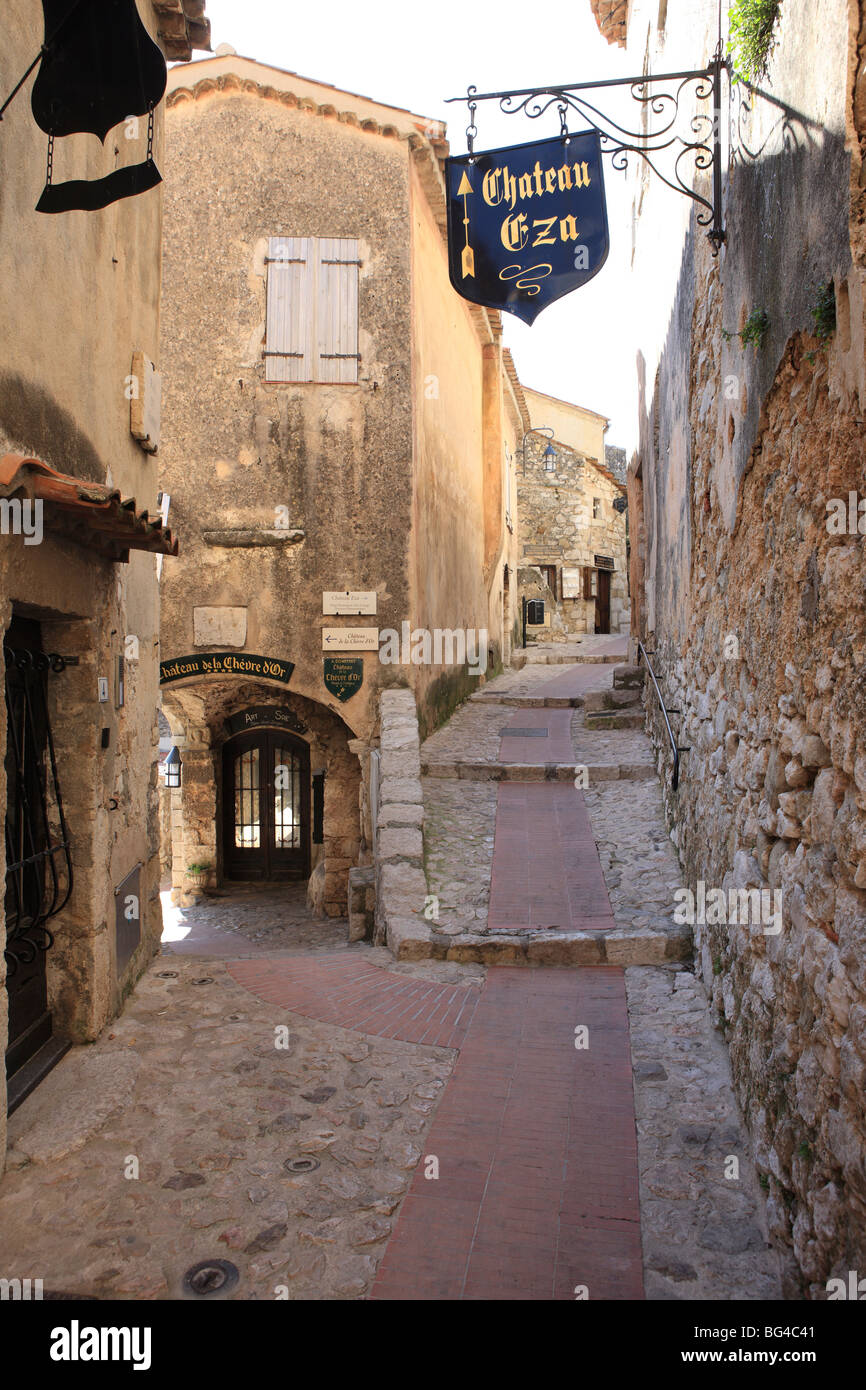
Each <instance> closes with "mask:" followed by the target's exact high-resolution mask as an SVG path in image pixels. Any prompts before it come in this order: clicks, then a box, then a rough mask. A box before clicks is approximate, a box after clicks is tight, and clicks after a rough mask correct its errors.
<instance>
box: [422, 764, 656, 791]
mask: <svg viewBox="0 0 866 1390" xmlns="http://www.w3.org/2000/svg"><path fill="white" fill-rule="evenodd" d="M583 771H585V772H586V775H587V779H588V782H589V785H590V786H592V784H593V782H616V781H631V782H650V781H652V779H653V778H654V777H655V775H656V770H655V764H654V763H491V762H483V761H481V760H480V759H477V760H472V759H470V758H461V759H458V760H455V761H454V762H444V761H443V762H424V761H422V763H421V776H422V777H446V778H453V779H459V780H463V781H467V782H573V781H574V779H575V777H576V776H577V774H578V772H583Z"/></svg>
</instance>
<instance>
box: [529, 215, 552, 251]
mask: <svg viewBox="0 0 866 1390" xmlns="http://www.w3.org/2000/svg"><path fill="white" fill-rule="evenodd" d="M555 221H556V218H555V217H536V218H534V219H533V223H532V225H533V227H540V228H541V231H540V232H538V233H537V234H536V237H535V240H534V241H533V243H532V244H533V246H555V245H556V237H552V236H551V235H550V229H551V227H552V226H553V224H554V222H555Z"/></svg>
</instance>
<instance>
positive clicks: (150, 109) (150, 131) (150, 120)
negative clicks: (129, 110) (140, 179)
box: [147, 106, 153, 164]
mask: <svg viewBox="0 0 866 1390" xmlns="http://www.w3.org/2000/svg"><path fill="white" fill-rule="evenodd" d="M147 162H148V164H151V163H152V162H153V107H152V106H148V108H147Z"/></svg>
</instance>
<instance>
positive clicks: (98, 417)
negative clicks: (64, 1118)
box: [0, 0, 164, 1162]
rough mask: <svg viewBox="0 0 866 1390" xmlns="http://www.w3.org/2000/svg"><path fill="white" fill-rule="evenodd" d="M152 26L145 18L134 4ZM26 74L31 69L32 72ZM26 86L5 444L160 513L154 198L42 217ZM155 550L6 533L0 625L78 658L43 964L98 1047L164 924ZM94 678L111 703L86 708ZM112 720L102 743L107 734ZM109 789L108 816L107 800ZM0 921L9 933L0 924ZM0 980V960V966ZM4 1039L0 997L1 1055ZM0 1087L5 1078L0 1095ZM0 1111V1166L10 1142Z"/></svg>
mask: <svg viewBox="0 0 866 1390" xmlns="http://www.w3.org/2000/svg"><path fill="white" fill-rule="evenodd" d="M139 10H140V13H141V16H142V18H143V20H144V22H145V24H146V26H147V28H148V29H149V31H150V32H151V33H155V31H156V16H155V14H154V11H153V9H152V7H151V5H150V3H149V2H148V3H146V0H140V3H139ZM4 18H5V29H4V42H3V45H2V49H0V91H2V92H3V94H4V96H5V95H6V94H7V93H9V92H10V91H11V90H12V87H13V86H14V85H15V83H16V82H17V80H18V78H19V77H20V76H21V74H22V73H23V72H24V71H25V69H26V68H27V66H28V64H29V63H30V61H31V60H32V58H33V56H34V54H35V53H37V52H38V50H39V46H40V44H41V42H42V38H43V14H42V8H41V6H40V5H38V4H36V3H35V0H10V5H7V7H6V12H5V16H4ZM31 81H32V79H31ZM30 85H31V84H30V83H28V84H27V86H26V87H25V89H23V90H22V92H21V93H19V95H18V96H17V97H16V98H15V100H14V101H13V103H12V105H11V106H10V107H9V109H8V111H7V112H6V114H5V116H4V119H3V124H2V127H0V151H2V164H3V177H2V179H0V278H2V282H3V285H4V293H3V295H2V297H0V454H3V453H6V452H22V453H28V454H34V455H36V456H38V457H40V458H42V459H44V460H45V462H47V463H49V464H50V465H51V466H52V467H53V468H56V469H58V470H59V471H60V472H62V473H69V474H74V475H75V476H77V477H81V478H83V479H86V480H95V481H99V482H110V483H112V484H113V485H114V486H116V487H118V488H119V489H120V490H121V492H122V493H123V495H124V497H131V496H132V497H135V498H136V500H137V503H138V506H139V507H148V508H150V509H151V511H154V510H155V507H156V491H157V489H156V468H155V464H154V461H153V459H152V457H151V456H150V455H148V454H145V453H143V452H142V450H141V449H140V448H139V446H138V444H137V443H136V442H135V441H134V439H133V438H132V436H131V435H130V432H129V422H130V403H129V400H128V399H127V397H126V393H125V388H126V378H127V377H128V375H129V373H130V371H131V366H132V356H133V352H135V351H136V350H140V351H143V352H144V353H145V354H146V355H147V356H148V357H149V358H150V359H151V360H154V361H156V362H157V364H158V356H157V349H158V334H159V281H160V241H161V210H162V196H163V194H162V190H161V189H160V188H157V189H154V190H151V191H150V192H148V193H145V194H143V195H141V196H140V197H137V198H128V199H124V200H123V201H121V202H118V203H115V204H113V205H112V206H111V207H109V208H106V209H104V210H102V211H100V212H94V213H85V212H71V213H66V214H62V215H57V216H48V215H45V214H42V213H37V212H36V211H35V205H36V202H37V200H38V198H39V194H40V193H41V191H42V187H43V184H44V181H45V164H46V145H47V137H46V136H45V135H44V133H43V132H42V131H41V130H39V128H38V127H37V126H36V124H35V121H34V119H33V116H32V113H31V110H30V102H29V91H30ZM163 124H164V110H163V108H162V107H160V109H159V110H158V111H157V113H156V159H157V162H158V164H159V165H160V166H161V167H163V165H164V161H163V157H162V146H163V139H162V137H163ZM146 125H147V123H146V121H142V122H140V125H139V134H138V138H137V139H134V140H127V139H126V138H125V132H124V128H120V129H119V130H117V131H114V132H112V133H111V135H110V136H109V138H108V140H107V141H106V143H105V145H104V146H103V145H102V144H100V142H99V141H98V140H96V139H94V138H93V137H89V136H85V135H78V136H72V137H69V138H68V139H63V140H58V141H57V144H56V149H55V164H54V173H55V179H56V180H62V179H67V178H98V177H100V176H102V175H103V174H106V173H108V172H110V171H111V170H112V169H114V168H115V167H118V166H119V165H121V164H126V163H135V162H139V161H140V160H142V159H143V158H144V157H145V140H146ZM154 563H155V562H154V559H153V557H152V556H149V555H142V554H135V553H133V555H132V556H131V559H130V563H129V564H128V565H111V564H109V563H108V562H106V561H103V560H100V559H98V558H95V557H94V556H93V555H92V554H91V553H90V552H89V551H88V548H87V544H86V541H85V543H84V544H83V545H82V546H75V545H72V544H70V543H67V542H63V541H60V540H58V539H56V538H54V537H52V536H50V535H49V534H46V535H45V538H44V539H43V541H42V543H41V544H40V545H33V546H25V545H24V544H23V538H22V537H19V536H12V535H8V536H6V535H4V536H0V596H2V597H0V626H2V629H3V631H4V632H5V630H6V628H7V626H8V623H9V621H10V618H11V616H12V612H13V605H14V607H15V610H16V611H18V612H21V613H24V614H26V615H28V616H30V617H34V618H38V619H40V620H41V622H42V625H43V640H44V643H45V645H46V649H47V650H57V651H60V652H61V654H63V655H64V656H77V657H78V658H79V665H78V666H77V667H76V666H70V667H68V668H67V670H66V671H65V672H63V673H62V674H60V675H57V676H52V677H51V679H50V681H49V696H50V699H51V701H52V720H53V729H54V736H55V741H56V748H57V756H58V772H59V779H60V786H61V793H62V795H63V799H64V806H65V810H66V814H67V818H68V822H69V827H70V831H71V836H72V850H73V863H74V872H75V887H74V890H73V894H72V897H71V899H70V902H69V905H68V907H67V908H66V909H65V910H64V911H63V912H62V913H61V914H60V915H59V916H57V917H56V918H54V919H52V922H51V927H52V930H53V931H54V933H55V945H54V947H53V948H52V949H51V950H50V951H49V952H48V956H47V970H48V986H49V995H50V1003H51V1006H52V1008H53V1011H54V1022H55V1032H57V1033H58V1034H59V1035H60V1036H66V1037H70V1038H73V1039H74V1040H76V1041H86V1040H92V1039H93V1038H95V1037H96V1036H97V1034H98V1033H99V1032H100V1030H101V1028H102V1027H103V1026H104V1024H105V1023H106V1021H107V1020H108V1019H109V1018H110V1017H111V1016H112V1014H113V1013H114V1012H115V1011H116V1010H117V1009H118V1008H119V1007H120V1004H121V1001H122V997H123V994H124V993H125V992H126V991H127V990H128V988H129V987H130V986H131V984H132V982H133V981H134V980H135V978H136V977H137V975H138V974H139V973H140V971H141V969H142V968H143V966H144V964H145V963H146V961H147V959H148V958H149V956H150V955H151V954H152V953H153V951H154V950H155V949H156V946H157V943H158V941H159V937H160V933H161V914H160V908H159V899H158V896H157V895H158V886H159V870H158V854H157V849H158V835H157V829H156V810H157V807H156V794H155V750H156V737H155V718H156V705H157V698H158V687H157V673H156V661H157V650H156V642H157V630H158V593H157V586H156V577H155V569H154ZM127 635H133V636H135V637H137V638H138V643H139V655H138V658H137V660H134V661H130V662H128V663H127V668H126V699H125V704H124V706H123V708H121V709H116V708H115V706H114V699H113V688H114V663H115V662H116V658H117V657H118V656H119V655H121V654H122V652H123V650H124V638H125V637H126V636H127ZM97 676H108V677H109V678H110V686H111V690H112V698H111V699H110V701H109V703H108V704H103V705H99V704H98V703H97V699H96V695H97V689H96V682H97ZM103 728H107V729H108V730H109V740H110V741H109V746H108V748H107V749H105V750H103V749H102V748H101V746H100V744H101V737H102V735H101V731H102V729H103ZM5 732H6V731H5V720H4V721H3V722H2V726H0V802H2V804H3V805H4V806H5V803H6V777H5V768H4V761H3V759H4V755H5ZM112 798H114V799H115V801H116V807H115V809H110V808H111V805H112V802H111V799H112ZM139 862H140V863H142V865H143V870H142V881H141V907H142V921H143V935H144V940H143V943H142V945H141V947H140V948H139V950H138V952H137V953H136V955H135V956H134V958H133V960H132V961H131V962H130V964H129V966H128V967H127V969H126V971H125V972H124V975H123V977H122V978H121V980H119V981H118V980H116V978H115V938H114V912H115V903H114V892H113V889H114V887H115V885H117V884H119V883H120V881H121V880H122V879H123V878H124V877H125V875H126V874H127V873H128V871H129V870H130V869H132V868H133V867H134V866H135V865H136V864H137V863H139ZM3 874H5V859H4V858H3V850H2V848H0V875H3ZM4 930H5V929H4ZM0 971H2V972H4V973H3V974H2V975H0V980H4V979H5V967H4V966H3V965H2V964H0ZM6 1036H7V1022H6V990H5V988H3V989H0V1050H2V1048H3V1047H4V1046H5V1041H6ZM4 1086H5V1082H4V1081H2V1080H0V1087H4ZM4 1113H5V1103H4V1104H0V1162H2V1154H3V1153H4V1152H5V1144H4V1142H3V1133H2V1117H3V1115H4Z"/></svg>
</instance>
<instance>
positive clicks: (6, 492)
mask: <svg viewBox="0 0 866 1390" xmlns="http://www.w3.org/2000/svg"><path fill="white" fill-rule="evenodd" d="M14 496H18V497H22V498H29V499H30V500H31V501H34V502H35V501H41V502H43V503H44V513H43V514H44V518H45V528H46V530H48V531H52V532H54V533H55V534H59V535H62V536H64V537H65V538H66V539H67V540H71V541H75V542H76V543H77V544H78V545H83V546H85V547H86V548H87V549H88V550H90V551H92V552H95V553H96V554H98V555H100V556H101V557H102V558H103V559H105V560H113V561H115V562H117V563H119V564H125V563H126V562H127V561H128V559H129V552H130V550H147V551H150V553H151V554H153V555H176V554H177V541H176V540H175V539H173V537H172V534H171V531H169V530H168V529H167V528H165V527H163V524H162V517H156V518H155V519H154V520H153V521H151V520H150V517H149V516H148V514H147V512H137V511H136V510H135V498H134V497H130V498H126V499H124V498H122V497H121V495H120V493H119V492H118V491H117V489H116V488H110V487H105V486H104V485H103V484H102V483H87V482H84V481H82V479H81V478H71V477H69V476H68V475H67V474H66V473H58V472H56V470H55V469H53V468H50V467H49V466H48V464H47V463H43V462H42V460H41V459H36V458H28V457H27V456H26V455H25V454H6V456H5V457H4V458H2V459H0V497H7V498H9V497H14Z"/></svg>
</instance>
